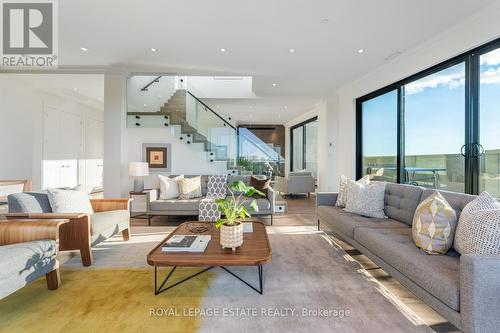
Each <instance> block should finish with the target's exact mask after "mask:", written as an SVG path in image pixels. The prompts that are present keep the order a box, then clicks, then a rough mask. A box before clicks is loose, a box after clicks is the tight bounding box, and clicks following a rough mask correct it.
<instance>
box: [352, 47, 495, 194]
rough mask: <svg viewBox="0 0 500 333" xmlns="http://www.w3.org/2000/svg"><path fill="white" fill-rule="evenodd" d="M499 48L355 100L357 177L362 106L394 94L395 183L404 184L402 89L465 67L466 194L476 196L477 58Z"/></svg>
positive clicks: (452, 61) (479, 49)
mask: <svg viewBox="0 0 500 333" xmlns="http://www.w3.org/2000/svg"><path fill="white" fill-rule="evenodd" d="M498 48H500V38H497V39H495V40H493V41H490V42H488V43H486V44H483V45H481V46H479V47H476V48H474V49H471V50H469V51H467V52H464V53H462V54H460V55H457V56H455V57H453V58H450V59H448V60H446V61H443V62H441V63H439V64H437V65H434V66H432V67H429V68H427V69H424V70H422V71H420V72H418V73H416V74H413V75H411V76H408V77H406V78H404V79H402V80H399V81H397V82H394V83H392V84H390V85H387V86H385V87H383V88H380V89H377V90H375V91H373V92H371V93H369V94H366V95H364V96H361V97H359V98H357V99H356V177H357V178H358V179H359V178H361V177H362V175H363V150H362V149H363V147H362V142H363V141H362V139H363V138H362V129H363V127H362V126H363V114H362V104H363V103H364V102H366V101H369V100H371V99H373V98H376V97H379V96H381V95H384V94H386V93H388V92H391V91H395V90H397V96H398V97H397V99H398V101H397V108H398V110H397V124H398V125H397V147H398V149H397V162H396V163H397V170H396V178H397V182H398V183H405V181H406V180H405V179H404V175H405V172H404V169H405V166H404V156H405V151H404V149H405V141H404V140H405V136H404V130H405V124H404V119H405V118H404V111H405V110H404V106H405V103H404V102H405V101H404V87H405V85H407V84H409V83H412V82H414V81H417V80H419V79H422V78H424V77H427V76H429V75H432V74H435V73H437V72H440V71H442V70H445V69H447V68H449V67H452V66H455V65H458V64H460V63H464V64H465V101H464V103H465V104H464V105H465V133H464V137H465V141H464V142H465V147H464V148H465V149H464V151H465V189H464V192H465V193H469V194H478V192H479V171H480V170H479V167H480V165H479V163H480V159H479V157H478V156H474V154H473V149H472V147H473V146H474V145H477V144H478V143H479V132H480V129H479V117H480V112H479V107H480V106H479V89H480V85H479V75H480V73H479V69H480V68H479V67H480V63H479V58H480V56H481V55H483V54H485V53H488V52H490V51H493V50H495V49H498Z"/></svg>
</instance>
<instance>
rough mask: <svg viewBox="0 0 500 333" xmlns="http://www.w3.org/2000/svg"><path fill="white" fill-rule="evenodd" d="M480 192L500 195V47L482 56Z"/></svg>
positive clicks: (479, 155)
mask: <svg viewBox="0 0 500 333" xmlns="http://www.w3.org/2000/svg"><path fill="white" fill-rule="evenodd" d="M479 64H480V67H479V144H478V145H475V147H474V149H475V150H474V154H476V155H477V156H478V158H479V192H482V191H488V192H489V193H490V194H491V195H493V196H495V197H497V198H499V197H500V49H496V50H493V51H490V52H488V53H485V54H482V55H481V56H480V57H479Z"/></svg>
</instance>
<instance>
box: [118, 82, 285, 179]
mask: <svg viewBox="0 0 500 333" xmlns="http://www.w3.org/2000/svg"><path fill="white" fill-rule="evenodd" d="M127 92H128V94H127V108H128V112H127V126H128V127H130V128H165V129H167V130H168V131H170V134H171V135H172V136H174V137H175V138H177V139H178V140H180V141H181V142H184V143H185V144H186V145H188V146H189V147H190V149H191V150H192V151H194V152H195V153H197V154H199V156H200V158H202V159H204V160H205V161H207V162H209V163H211V164H213V166H214V167H215V169H216V170H217V171H218V172H220V173H227V174H233V175H236V174H257V173H258V174H282V172H283V171H284V170H283V169H284V159H283V157H281V155H280V154H279V153H278V152H276V151H275V150H273V149H272V148H271V147H269V145H267V144H266V143H264V142H263V141H262V140H260V139H259V138H258V137H257V136H255V135H254V134H253V133H251V132H250V131H249V130H247V129H244V128H240V129H237V128H236V127H235V126H234V124H231V123H230V122H229V121H228V120H226V119H225V118H224V117H222V116H221V115H219V114H218V113H217V112H215V111H214V110H213V109H212V108H210V106H208V105H207V104H206V103H205V102H203V101H201V100H200V99H199V98H197V97H196V96H195V95H193V94H192V93H191V92H189V91H187V90H186V78H185V77H181V76H175V77H171V76H149V77H144V76H132V77H131V78H129V80H128V83H127ZM141 107H142V110H141Z"/></svg>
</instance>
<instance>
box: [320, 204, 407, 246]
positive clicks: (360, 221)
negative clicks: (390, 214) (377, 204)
mask: <svg viewBox="0 0 500 333" xmlns="http://www.w3.org/2000/svg"><path fill="white" fill-rule="evenodd" d="M318 217H319V218H320V219H322V220H323V221H324V222H325V223H326V224H327V225H331V226H332V227H333V228H335V229H337V230H338V231H340V232H341V233H343V234H344V235H345V236H347V237H350V238H354V229H356V228H406V229H409V230H411V229H410V228H409V227H408V226H407V225H406V224H404V223H401V222H399V221H396V220H393V219H378V218H370V217H364V216H361V215H357V214H353V213H348V212H346V211H344V210H343V209H342V208H340V207H334V206H319V207H318Z"/></svg>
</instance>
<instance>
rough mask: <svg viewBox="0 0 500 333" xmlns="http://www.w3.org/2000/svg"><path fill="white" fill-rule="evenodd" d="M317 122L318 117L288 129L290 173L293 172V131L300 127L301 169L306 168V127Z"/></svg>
mask: <svg viewBox="0 0 500 333" xmlns="http://www.w3.org/2000/svg"><path fill="white" fill-rule="evenodd" d="M315 121H318V116H315V117H312V118H309V119H307V120H304V121H303V122H301V123H298V124H296V125H293V126H292V127H290V172H293V130H294V129H297V128H299V127H302V169H305V168H306V126H305V125H307V124H309V123H312V122H315Z"/></svg>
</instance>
